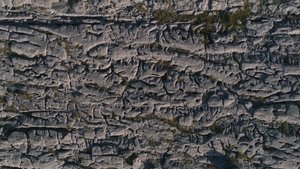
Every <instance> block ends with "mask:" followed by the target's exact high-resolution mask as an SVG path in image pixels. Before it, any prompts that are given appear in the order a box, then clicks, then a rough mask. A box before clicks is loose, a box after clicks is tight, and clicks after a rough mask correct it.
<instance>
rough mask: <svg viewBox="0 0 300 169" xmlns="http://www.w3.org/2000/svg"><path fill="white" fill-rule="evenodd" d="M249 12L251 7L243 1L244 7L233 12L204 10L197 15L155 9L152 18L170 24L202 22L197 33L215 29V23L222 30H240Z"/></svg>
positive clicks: (160, 22)
mask: <svg viewBox="0 0 300 169" xmlns="http://www.w3.org/2000/svg"><path fill="white" fill-rule="evenodd" d="M250 14H251V7H250V3H249V2H248V1H245V4H244V7H241V8H240V9H238V10H237V11H235V12H229V11H204V12H203V13H201V14H197V15H188V14H178V13H176V12H174V11H173V10H163V9H160V10H157V11H155V12H154V20H156V21H158V24H170V23H173V22H190V23H192V24H193V25H199V24H204V27H205V28H204V29H201V30H196V32H197V33H210V32H213V31H216V24H217V23H219V24H221V25H222V29H221V31H222V32H225V31H240V30H243V28H244V27H245V23H246V20H247V18H248V17H249V16H250Z"/></svg>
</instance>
